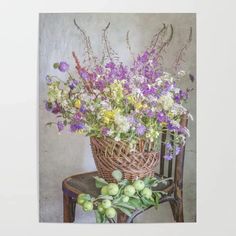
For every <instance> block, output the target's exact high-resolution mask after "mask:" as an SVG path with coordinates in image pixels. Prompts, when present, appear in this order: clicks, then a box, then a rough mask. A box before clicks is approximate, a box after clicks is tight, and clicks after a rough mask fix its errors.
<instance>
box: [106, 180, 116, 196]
mask: <svg viewBox="0 0 236 236" xmlns="http://www.w3.org/2000/svg"><path fill="white" fill-rule="evenodd" d="M107 191H108V194H109V195H111V196H114V195H116V194H117V193H118V192H119V187H118V185H117V184H114V183H110V184H108V185H107Z"/></svg>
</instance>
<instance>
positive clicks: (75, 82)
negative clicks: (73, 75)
mask: <svg viewBox="0 0 236 236" xmlns="http://www.w3.org/2000/svg"><path fill="white" fill-rule="evenodd" d="M77 84H78V81H77V80H75V79H73V80H72V81H70V83H69V87H70V89H74V88H75V87H76V85H77Z"/></svg>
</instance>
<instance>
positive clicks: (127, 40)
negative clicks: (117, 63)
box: [126, 31, 135, 60]
mask: <svg viewBox="0 0 236 236" xmlns="http://www.w3.org/2000/svg"><path fill="white" fill-rule="evenodd" d="M126 43H127V46H128V49H129V52H130V54H131V56H132V58H133V60H135V55H134V52H133V51H132V49H131V45H130V41H129V31H128V32H127V34H126Z"/></svg>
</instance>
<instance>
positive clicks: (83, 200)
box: [77, 193, 86, 205]
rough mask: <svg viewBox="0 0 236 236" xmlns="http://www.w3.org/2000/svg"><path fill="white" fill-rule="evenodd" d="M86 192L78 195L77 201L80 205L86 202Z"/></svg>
mask: <svg viewBox="0 0 236 236" xmlns="http://www.w3.org/2000/svg"><path fill="white" fill-rule="evenodd" d="M85 195H86V194H85V193H81V194H80V195H79V196H78V197H77V203H78V204H79V205H83V204H84V202H85V199H84V198H83V197H84V196H85Z"/></svg>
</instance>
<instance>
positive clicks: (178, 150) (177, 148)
mask: <svg viewBox="0 0 236 236" xmlns="http://www.w3.org/2000/svg"><path fill="white" fill-rule="evenodd" d="M180 151H181V147H179V146H177V147H176V148H175V154H176V155H179V153H180Z"/></svg>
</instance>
